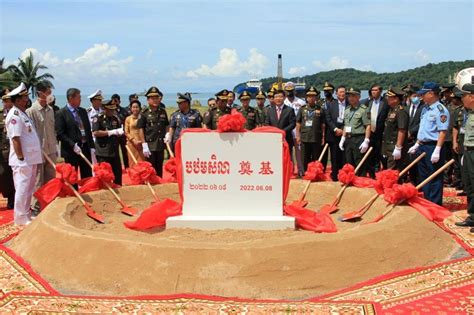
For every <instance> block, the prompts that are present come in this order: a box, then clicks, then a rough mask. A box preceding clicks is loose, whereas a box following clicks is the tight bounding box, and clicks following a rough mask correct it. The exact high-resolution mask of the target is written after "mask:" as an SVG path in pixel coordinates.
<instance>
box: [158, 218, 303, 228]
mask: <svg viewBox="0 0 474 315" xmlns="http://www.w3.org/2000/svg"><path fill="white" fill-rule="evenodd" d="M166 228H191V229H198V230H222V229H234V230H284V229H294V228H295V218H293V217H287V216H189V215H188V216H186V215H181V216H175V217H169V218H168V219H167V220H166Z"/></svg>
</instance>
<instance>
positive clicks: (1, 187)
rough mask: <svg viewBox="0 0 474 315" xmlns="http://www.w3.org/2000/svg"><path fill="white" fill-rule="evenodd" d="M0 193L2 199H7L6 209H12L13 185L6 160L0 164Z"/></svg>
mask: <svg viewBox="0 0 474 315" xmlns="http://www.w3.org/2000/svg"><path fill="white" fill-rule="evenodd" d="M0 154H1V153H0ZM0 192H1V193H2V195H3V197H4V198H7V207H8V208H13V203H14V202H15V185H14V183H13V172H12V168H11V167H10V165H8V160H7V161H1V162H0Z"/></svg>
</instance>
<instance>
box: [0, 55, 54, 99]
mask: <svg viewBox="0 0 474 315" xmlns="http://www.w3.org/2000/svg"><path fill="white" fill-rule="evenodd" d="M0 66H1V68H2V69H3V59H1V65H0ZM46 69H48V67H46V66H45V65H42V64H40V63H39V62H37V63H36V64H35V62H34V58H33V54H32V52H31V51H30V54H29V55H28V56H27V57H26V58H25V59H21V58H18V65H10V66H8V67H7V69H6V70H7V72H6V73H10V74H11V79H12V81H14V82H15V83H17V84H19V83H20V82H23V83H25V85H26V86H27V87H28V88H29V89H31V92H32V93H33V95H36V85H37V84H38V83H39V82H44V81H46V82H48V83H49V84H51V87H54V86H53V83H52V82H51V79H54V77H53V75H51V74H50V73H43V74H41V75H38V72H39V71H40V70H46ZM2 83H3V82H2V75H1V74H0V85H3V84H2Z"/></svg>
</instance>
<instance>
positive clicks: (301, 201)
mask: <svg viewBox="0 0 474 315" xmlns="http://www.w3.org/2000/svg"><path fill="white" fill-rule="evenodd" d="M327 149H328V144H327V143H326V144H325V145H324V148H323V151H321V154H320V155H319V158H318V161H319V162H321V160H322V159H323V157H324V154H325V153H326V151H327ZM310 184H311V181H310V180H308V181H307V183H306V185H305V187H304V189H303V191H302V192H301V193H300V195H299V196H298V200H295V201H293V202H292V203H291V205H293V206H296V207H305V206H306V205H307V204H308V202H307V201H305V200H304V197H305V196H306V193H307V192H308V189H309V185H310Z"/></svg>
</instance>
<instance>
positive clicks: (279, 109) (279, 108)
mask: <svg viewBox="0 0 474 315" xmlns="http://www.w3.org/2000/svg"><path fill="white" fill-rule="evenodd" d="M280 115H281V106H277V118H278V120H280Z"/></svg>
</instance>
